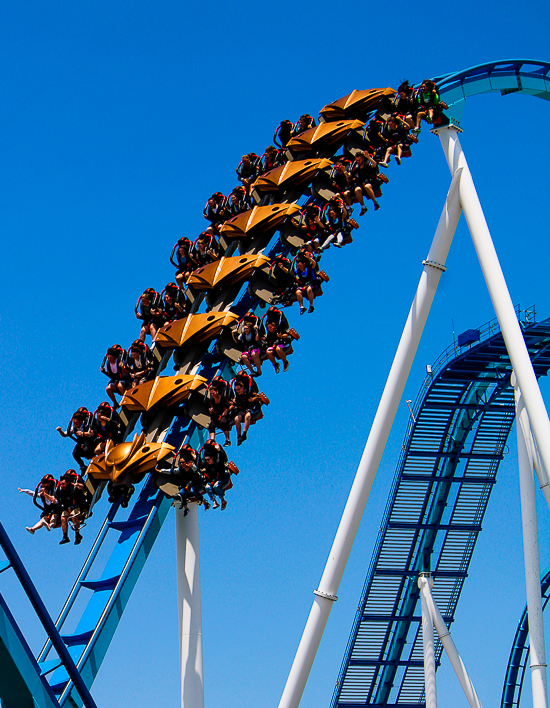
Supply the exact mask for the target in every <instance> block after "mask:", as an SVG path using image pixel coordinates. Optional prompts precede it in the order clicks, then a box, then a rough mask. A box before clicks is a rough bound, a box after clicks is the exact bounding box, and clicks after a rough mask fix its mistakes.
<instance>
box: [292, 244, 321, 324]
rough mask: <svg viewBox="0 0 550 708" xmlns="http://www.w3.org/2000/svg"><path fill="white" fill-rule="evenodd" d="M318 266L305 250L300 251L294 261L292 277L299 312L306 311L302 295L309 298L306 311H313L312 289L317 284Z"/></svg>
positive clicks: (313, 294)
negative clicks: (294, 283)
mask: <svg viewBox="0 0 550 708" xmlns="http://www.w3.org/2000/svg"><path fill="white" fill-rule="evenodd" d="M318 271H319V266H318V264H317V261H316V260H315V258H313V256H312V255H311V254H310V253H307V251H300V252H299V253H298V255H297V256H296V259H295V261H294V278H295V281H296V286H297V287H296V299H297V300H298V303H299V305H300V314H301V315H303V314H304V312H305V311H306V307H305V305H304V295H305V296H306V297H307V299H308V300H309V310H308V312H313V311H314V310H315V307H314V306H313V298H314V297H315V293H314V290H315V288H316V286H317V285H318V284H319V276H318V275H317V273H318Z"/></svg>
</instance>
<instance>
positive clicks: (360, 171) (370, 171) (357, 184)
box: [351, 151, 380, 216]
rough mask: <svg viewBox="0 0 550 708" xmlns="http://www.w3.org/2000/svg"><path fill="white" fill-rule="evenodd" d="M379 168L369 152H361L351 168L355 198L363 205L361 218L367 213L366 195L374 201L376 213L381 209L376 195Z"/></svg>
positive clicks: (360, 213)
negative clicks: (364, 196) (364, 197)
mask: <svg viewBox="0 0 550 708" xmlns="http://www.w3.org/2000/svg"><path fill="white" fill-rule="evenodd" d="M378 173H379V171H378V166H377V164H376V160H374V158H372V157H371V156H370V155H369V154H368V152H366V151H364V152H359V153H357V155H356V156H355V162H354V163H353V165H352V168H351V189H352V190H353V193H354V195H355V198H356V199H357V201H358V202H359V204H361V211H360V212H359V215H360V216H363V214H365V213H366V211H367V206H366V204H365V201H364V199H363V195H366V197H367V199H370V200H372V202H373V204H374V211H378V209H380V204H379V203H378V201H377V199H376V196H375V195H374V192H375V190H376V189H377V188H378V186H379V184H380V182H379V179H378Z"/></svg>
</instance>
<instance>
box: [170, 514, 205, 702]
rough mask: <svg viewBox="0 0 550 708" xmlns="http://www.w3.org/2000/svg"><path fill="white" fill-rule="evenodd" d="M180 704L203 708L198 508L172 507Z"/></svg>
mask: <svg viewBox="0 0 550 708" xmlns="http://www.w3.org/2000/svg"><path fill="white" fill-rule="evenodd" d="M176 550H177V563H178V611H179V634H180V670H181V708H204V681H203V672H202V613H201V576H200V555H199V508H198V505H197V504H190V505H189V514H188V515H187V516H186V517H185V518H184V516H183V513H182V512H180V511H179V510H177V511H176Z"/></svg>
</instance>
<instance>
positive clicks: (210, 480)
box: [199, 440, 231, 511]
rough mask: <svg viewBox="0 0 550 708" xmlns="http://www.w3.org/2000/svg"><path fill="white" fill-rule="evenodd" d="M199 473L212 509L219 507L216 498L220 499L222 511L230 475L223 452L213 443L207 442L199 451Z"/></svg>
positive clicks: (225, 502) (211, 441) (213, 441)
mask: <svg viewBox="0 0 550 708" xmlns="http://www.w3.org/2000/svg"><path fill="white" fill-rule="evenodd" d="M201 453H202V455H201V460H200V466H199V472H200V473H201V475H202V476H203V477H204V478H205V480H206V487H205V490H206V493H207V494H208V496H209V497H210V499H211V500H212V508H213V509H217V508H218V507H219V506H220V505H219V504H218V501H217V499H216V497H218V498H219V499H221V507H222V511H223V510H224V509H225V507H226V506H227V501H226V499H225V490H226V488H227V487H228V486H229V483H230V480H231V475H230V472H229V470H228V468H227V466H228V460H227V455H226V453H225V450H224V449H223V448H222V447H221V446H220V445H219V444H218V443H217V442H216V441H215V440H207V441H206V442H205V443H204V445H203V447H202V450H201Z"/></svg>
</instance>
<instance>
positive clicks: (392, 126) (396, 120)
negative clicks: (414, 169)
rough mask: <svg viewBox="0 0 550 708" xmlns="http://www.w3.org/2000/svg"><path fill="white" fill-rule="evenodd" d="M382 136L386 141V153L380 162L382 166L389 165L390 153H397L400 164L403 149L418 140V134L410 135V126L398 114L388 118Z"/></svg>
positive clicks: (396, 157)
mask: <svg viewBox="0 0 550 708" xmlns="http://www.w3.org/2000/svg"><path fill="white" fill-rule="evenodd" d="M380 136H381V137H382V139H383V140H385V141H386V154H385V155H384V160H383V161H382V162H380V163H379V164H380V165H381V166H382V167H387V166H388V164H389V162H390V155H395V161H396V162H397V164H398V165H400V164H401V157H402V155H403V149H404V148H407V147H409V146H410V144H411V143H412V142H415V143H417V142H418V138H417V137H416V136H413V135H409V126H408V125H407V123H406V121H405V119H404V118H401V117H400V116H398V115H393V116H390V117H389V118H388V122H387V123H386V125H385V126H384V127H383V128H382V130H381V131H380Z"/></svg>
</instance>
